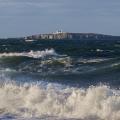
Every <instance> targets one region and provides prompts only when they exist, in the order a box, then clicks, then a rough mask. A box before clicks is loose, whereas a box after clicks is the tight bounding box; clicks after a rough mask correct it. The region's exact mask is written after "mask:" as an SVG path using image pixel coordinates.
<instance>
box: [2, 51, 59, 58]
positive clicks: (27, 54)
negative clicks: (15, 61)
mask: <svg viewBox="0 0 120 120" xmlns="http://www.w3.org/2000/svg"><path fill="white" fill-rule="evenodd" d="M53 55H57V53H56V52H55V50H54V49H45V50H43V51H32V50H31V51H30V52H22V53H1V54H0V57H12V56H25V57H31V58H41V57H45V56H53Z"/></svg>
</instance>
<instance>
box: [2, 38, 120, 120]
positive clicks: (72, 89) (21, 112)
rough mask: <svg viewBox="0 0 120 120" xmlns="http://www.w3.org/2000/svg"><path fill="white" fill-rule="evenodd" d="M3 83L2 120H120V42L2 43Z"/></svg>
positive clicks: (50, 41)
mask: <svg viewBox="0 0 120 120" xmlns="http://www.w3.org/2000/svg"><path fill="white" fill-rule="evenodd" d="M0 82H1V88H0V100H1V101H2V102H1V104H0V114H1V119H7V118H6V117H7V116H10V118H9V119H13V118H14V119H48V120H49V119H95V120H96V119H100V120H101V119H103V120H107V119H109V120H118V119H119V118H120V116H119V112H120V107H119V106H120V96H119V93H120V91H119V88H120V41H115V40H110V41H108V40H106V41H100V40H99V41H95V40H84V41H82V40H81V41H79V40H70V41H69V40H38V41H30V42H25V41H15V40H9V41H3V40H1V41H0ZM115 96H116V98H115ZM6 97H7V98H6ZM4 99H5V101H3V100H4ZM76 100H77V101H76ZM75 101H76V104H77V105H76V104H75ZM92 104H93V105H92ZM107 104H109V105H107ZM12 105H15V107H13V108H12ZM108 106H110V108H108ZM117 106H118V107H117ZM80 108H82V110H80ZM91 108H93V110H92V112H90V109H91ZM113 108H114V109H113ZM107 109H110V110H109V111H108V112H105V111H106V110H107ZM101 113H102V115H101Z"/></svg>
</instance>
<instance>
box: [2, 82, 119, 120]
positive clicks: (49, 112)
mask: <svg viewBox="0 0 120 120" xmlns="http://www.w3.org/2000/svg"><path fill="white" fill-rule="evenodd" d="M7 113H9V114H14V115H17V116H21V117H24V118H30V117H38V118H42V117H45V116H46V118H47V117H48V116H55V117H56V118H60V119H62V118H68V119H70V118H75V119H85V120H120V91H119V90H118V91H117V90H112V89H110V88H109V87H107V86H97V87H90V88H88V89H87V90H84V89H79V88H69V87H66V88H65V89H60V88H58V89H57V88H55V87H54V86H53V85H52V84H48V86H47V88H44V87H43V86H37V85H31V86H30V85H23V86H17V85H13V84H6V85H4V86H2V87H0V115H4V114H7ZM53 118H54V117H53ZM52 120H53V119H52Z"/></svg>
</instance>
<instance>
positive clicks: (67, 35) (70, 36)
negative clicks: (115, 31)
mask: <svg viewBox="0 0 120 120" xmlns="http://www.w3.org/2000/svg"><path fill="white" fill-rule="evenodd" d="M0 40H1V41H2V40H11V41H14V40H15V41H16V40H20V41H25V42H30V41H34V40H120V36H113V35H105V34H98V33H71V32H62V30H58V31H56V32H53V33H46V34H36V35H31V36H25V37H19V38H18V37H17V38H6V39H5V38H4V39H2V38H1V39H0Z"/></svg>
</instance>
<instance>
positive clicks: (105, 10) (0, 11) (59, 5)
mask: <svg viewBox="0 0 120 120" xmlns="http://www.w3.org/2000/svg"><path fill="white" fill-rule="evenodd" d="M59 29H62V30H63V31H64V32H80V33H84V32H85V33H88V32H90V33H103V34H110V35H120V0H0V38H1V37H23V36H28V35H32V34H39V33H51V32H54V31H56V30H59Z"/></svg>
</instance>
